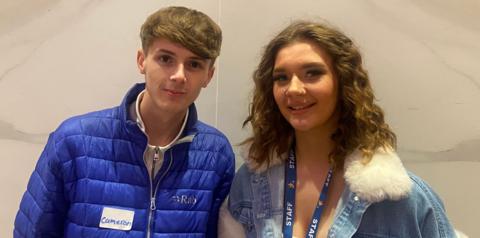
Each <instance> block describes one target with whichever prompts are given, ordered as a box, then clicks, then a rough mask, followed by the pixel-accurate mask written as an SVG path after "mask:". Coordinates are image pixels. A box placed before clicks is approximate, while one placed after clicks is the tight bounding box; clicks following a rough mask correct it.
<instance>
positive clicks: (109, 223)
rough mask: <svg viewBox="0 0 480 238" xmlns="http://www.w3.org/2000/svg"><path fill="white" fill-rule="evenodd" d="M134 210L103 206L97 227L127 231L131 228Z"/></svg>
mask: <svg viewBox="0 0 480 238" xmlns="http://www.w3.org/2000/svg"><path fill="white" fill-rule="evenodd" d="M134 215H135V211H132V210H125V209H118V208H113V207H104V208H103V212H102V217H101V218H100V224H99V227H101V228H109V229H114V230H122V231H129V230H131V229H132V224H133V216H134Z"/></svg>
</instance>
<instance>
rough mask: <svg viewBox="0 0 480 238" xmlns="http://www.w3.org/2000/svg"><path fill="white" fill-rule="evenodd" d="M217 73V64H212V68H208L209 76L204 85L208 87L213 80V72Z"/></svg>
mask: <svg viewBox="0 0 480 238" xmlns="http://www.w3.org/2000/svg"><path fill="white" fill-rule="evenodd" d="M214 73H215V66H213V65H212V66H211V67H210V69H208V78H207V79H206V80H205V82H203V85H202V87H204V88H206V87H207V86H208V84H209V83H210V81H212V78H213V74H214Z"/></svg>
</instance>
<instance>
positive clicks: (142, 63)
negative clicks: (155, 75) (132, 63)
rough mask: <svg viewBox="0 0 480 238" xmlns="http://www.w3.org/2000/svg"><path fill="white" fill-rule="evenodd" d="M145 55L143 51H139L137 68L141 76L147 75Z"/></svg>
mask: <svg viewBox="0 0 480 238" xmlns="http://www.w3.org/2000/svg"><path fill="white" fill-rule="evenodd" d="M145 57H146V56H145V54H144V52H143V50H142V49H139V50H138V51H137V67H138V70H139V71H140V73H141V74H145Z"/></svg>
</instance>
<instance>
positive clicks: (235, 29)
mask: <svg viewBox="0 0 480 238" xmlns="http://www.w3.org/2000/svg"><path fill="white" fill-rule="evenodd" d="M172 4H173V5H186V6H189V7H193V8H197V9H199V10H202V11H204V12H205V13H207V14H209V15H210V16H211V17H212V18H213V19H214V20H216V21H217V22H218V23H219V24H220V25H221V26H222V28H223V30H224V45H223V51H222V54H221V57H220V58H219V60H218V65H217V72H216V76H215V78H214V81H213V82H212V83H211V84H210V86H209V87H208V88H207V89H206V90H204V91H203V92H202V96H201V97H200V98H199V100H198V101H197V105H198V107H199V114H200V117H201V118H202V119H203V120H204V121H205V122H208V123H211V124H213V125H215V126H217V127H218V128H219V129H221V130H223V131H224V132H225V133H226V134H227V136H228V137H229V138H230V140H231V142H232V143H238V142H240V141H241V140H242V139H243V138H245V136H246V135H247V133H248V132H247V131H246V130H242V129H241V123H242V121H243V119H244V118H245V116H246V111H247V107H248V106H247V105H248V101H247V98H248V93H249V90H250V88H251V86H252V84H251V82H250V80H249V78H250V75H251V72H252V70H253V67H254V66H255V64H256V62H258V57H259V54H260V53H259V52H260V49H261V47H262V46H263V45H264V44H265V43H266V42H267V40H268V39H269V38H270V37H272V36H273V34H274V33H275V32H276V31H278V30H279V29H280V27H282V26H284V25H285V24H286V23H288V22H289V21H290V20H291V19H293V18H297V17H304V18H305V17H309V18H317V17H321V18H324V19H327V20H328V21H330V22H332V23H334V24H336V25H337V26H339V27H340V28H341V29H343V30H344V31H345V32H347V33H348V34H349V35H350V36H351V37H352V38H354V39H355V40H356V42H357V43H358V44H359V45H360V46H361V48H362V51H363V53H364V56H365V63H366V65H367V68H368V70H369V72H370V76H371V78H372V82H373V85H374V88H375V90H376V94H377V98H378V99H379V103H380V104H381V105H382V106H383V108H384V109H385V112H386V116H387V120H388V122H390V124H391V126H392V127H393V128H394V129H395V131H396V132H397V134H398V137H399V153H400V155H401V156H402V158H403V160H404V161H405V163H406V165H407V167H408V168H409V169H411V170H412V171H414V172H415V173H417V174H418V175H420V176H421V177H423V178H424V179H425V180H427V181H428V182H429V183H430V184H431V185H432V186H433V187H434V188H435V189H436V191H437V192H438V193H439V194H440V196H441V197H442V198H443V199H444V202H445V205H446V208H447V211H448V214H449V216H450V218H451V220H452V222H453V223H454V224H455V226H456V227H457V228H459V229H461V230H463V231H465V232H466V233H467V234H469V235H470V236H471V237H480V232H479V231H478V229H475V225H476V224H474V221H476V220H477V219H474V216H478V214H480V205H478V201H479V200H480V192H479V191H478V188H479V187H480V186H479V185H480V182H479V181H480V175H479V174H478V173H476V171H478V170H480V157H479V156H478V155H479V154H480V123H479V122H480V110H479V108H480V76H479V75H480V67H479V66H480V43H479V42H480V15H478V12H480V4H479V3H478V1H477V0H458V1H449V0H430V1H425V0H424V1H413V0H403V1H398V0H396V1H384V0H369V1H367V0H364V1H361V0H360V1H359V0H340V1H338V0H337V1H318V0H310V1H307V0H301V1H278V0H264V1H253V0H252V1H228V0H227V1H221V0H216V1H213V0H211V1H194V0H190V1H165V0H164V1H146V0H145V1H127V0H123V1H121V0H105V1H98V0H90V1H87V0H76V1H66V0H63V1H62V0H0V52H1V54H0V158H2V161H3V166H2V167H1V168H0V181H2V182H1V185H0V186H1V187H0V191H2V193H4V194H6V195H3V196H0V206H1V208H0V210H2V211H3V213H4V214H3V215H2V216H0V237H10V236H11V234H12V226H13V220H14V216H15V213H16V210H17V208H18V204H19V201H20V198H21V196H22V193H23V191H24V189H25V187H26V183H27V179H28V177H29V176H30V173H31V171H32V169H33V167H34V165H35V162H36V159H37V158H38V156H39V153H40V152H41V150H42V148H43V144H44V143H45V140H46V137H47V135H48V133H49V132H50V131H52V130H54V129H55V128H56V126H57V125H58V124H59V123H60V122H61V121H62V120H63V119H65V118H67V117H69V116H72V115H76V114H80V113H84V112H87V111H91V110H96V109H100V108H104V107H111V106H114V105H117V104H118V103H119V102H120V100H121V98H122V97H123V94H124V93H125V91H126V90H127V89H128V88H129V87H130V85H131V84H133V83H135V82H140V81H142V80H143V79H142V77H141V75H139V74H138V73H137V70H136V67H135V54H136V49H137V48H138V47H139V40H138V29H139V27H140V25H141V23H142V22H143V20H144V18H145V17H146V16H147V14H148V13H151V12H152V11H154V10H156V9H157V8H159V7H162V6H166V5H172ZM239 162H241V161H239Z"/></svg>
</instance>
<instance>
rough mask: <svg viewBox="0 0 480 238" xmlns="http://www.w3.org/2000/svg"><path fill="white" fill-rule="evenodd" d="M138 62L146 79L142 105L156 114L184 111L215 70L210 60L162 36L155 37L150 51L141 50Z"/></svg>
mask: <svg viewBox="0 0 480 238" xmlns="http://www.w3.org/2000/svg"><path fill="white" fill-rule="evenodd" d="M137 65H138V68H139V70H140V73H142V74H144V75H145V82H146V93H145V95H144V97H143V100H142V104H143V103H146V105H148V106H147V107H146V109H147V111H149V112H153V113H154V114H155V113H171V114H178V113H184V112H185V111H186V110H187V109H188V106H189V105H190V104H192V103H193V101H195V99H196V98H197V97H198V95H199V93H200V90H201V88H204V87H206V86H207V85H208V83H209V82H210V80H211V78H212V76H213V72H214V67H213V66H212V64H211V60H210V59H204V58H201V57H199V56H198V55H196V54H194V53H192V52H191V51H190V50H188V49H187V48H185V47H183V46H182V45H180V44H177V43H174V42H172V41H169V40H167V39H163V38H159V39H156V40H154V41H153V42H152V44H151V45H150V47H149V48H148V52H143V51H142V50H139V51H138V54H137ZM144 101H145V102H144ZM149 112H145V113H149Z"/></svg>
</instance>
